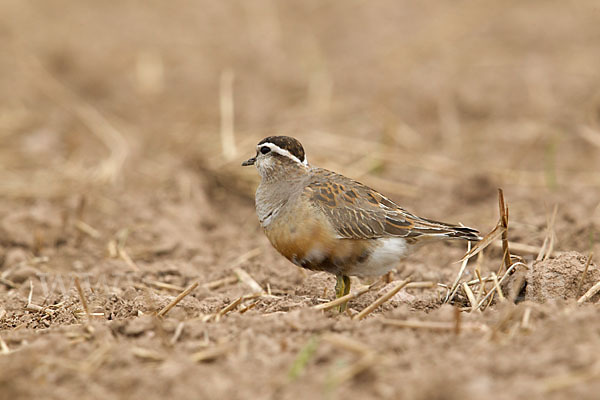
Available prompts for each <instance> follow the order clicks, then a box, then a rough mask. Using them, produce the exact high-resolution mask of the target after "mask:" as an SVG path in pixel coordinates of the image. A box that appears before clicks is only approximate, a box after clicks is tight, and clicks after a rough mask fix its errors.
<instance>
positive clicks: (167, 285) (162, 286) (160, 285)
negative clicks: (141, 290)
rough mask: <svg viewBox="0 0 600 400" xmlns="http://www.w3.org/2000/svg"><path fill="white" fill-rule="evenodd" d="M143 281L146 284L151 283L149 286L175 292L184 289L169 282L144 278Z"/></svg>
mask: <svg viewBox="0 0 600 400" xmlns="http://www.w3.org/2000/svg"><path fill="white" fill-rule="evenodd" d="M143 282H144V283H145V284H147V285H151V286H154V287H157V288H159V289H167V290H175V291H177V292H182V291H184V290H185V288H184V287H181V286H179V285H172V284H170V283H165V282H160V281H154V280H144V281H143Z"/></svg>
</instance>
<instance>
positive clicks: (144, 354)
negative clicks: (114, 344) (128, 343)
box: [131, 347, 166, 361]
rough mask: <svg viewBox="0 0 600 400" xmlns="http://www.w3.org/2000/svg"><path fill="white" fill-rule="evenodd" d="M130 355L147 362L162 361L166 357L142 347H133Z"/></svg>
mask: <svg viewBox="0 0 600 400" xmlns="http://www.w3.org/2000/svg"><path fill="white" fill-rule="evenodd" d="M131 353H132V354H133V355H134V356H136V357H138V358H141V359H144V360H148V361H163V360H164V359H165V358H166V357H165V356H164V355H163V354H160V353H159V352H157V351H155V350H151V349H146V348H143V347H133V348H132V349H131Z"/></svg>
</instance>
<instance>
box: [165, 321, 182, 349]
mask: <svg viewBox="0 0 600 400" xmlns="http://www.w3.org/2000/svg"><path fill="white" fill-rule="evenodd" d="M184 326H185V322H183V321H182V322H180V323H178V324H177V327H176V328H175V332H174V333H173V337H171V340H169V343H170V344H171V346H174V345H175V343H177V341H178V340H179V338H180V337H181V334H182V333H183V327H184Z"/></svg>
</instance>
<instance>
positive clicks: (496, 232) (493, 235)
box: [461, 224, 504, 261]
mask: <svg viewBox="0 0 600 400" xmlns="http://www.w3.org/2000/svg"><path fill="white" fill-rule="evenodd" d="M503 234H504V228H503V227H502V226H501V225H500V224H498V225H496V227H495V228H494V229H493V230H492V231H491V232H490V233H488V234H487V235H485V236H484V237H483V239H481V240H480V241H479V242H477V243H476V244H475V246H473V248H472V249H471V251H469V252H468V253H467V254H465V255H464V257H463V258H462V259H461V261H464V260H466V259H469V258H471V257H473V256H476V255H477V254H478V253H479V252H480V251H481V250H483V249H485V248H486V247H488V246H489V245H490V244H491V243H493V242H494V241H495V240H496V239H498V238H499V237H500V236H502V235H503Z"/></svg>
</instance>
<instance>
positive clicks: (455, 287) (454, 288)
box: [444, 242, 471, 303]
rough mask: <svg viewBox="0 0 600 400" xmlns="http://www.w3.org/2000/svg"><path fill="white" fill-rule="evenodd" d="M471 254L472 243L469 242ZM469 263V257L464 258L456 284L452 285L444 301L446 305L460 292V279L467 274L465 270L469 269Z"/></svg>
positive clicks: (468, 250)
mask: <svg viewBox="0 0 600 400" xmlns="http://www.w3.org/2000/svg"><path fill="white" fill-rule="evenodd" d="M470 252H471V242H468V243H467V254H469V253H470ZM468 263H469V257H466V256H465V257H463V259H462V263H461V265H460V268H459V270H458V274H457V275H456V278H455V279H454V282H453V283H452V286H451V288H450V290H449V291H448V292H447V293H446V298H445V299H444V303H447V302H449V301H451V300H452V299H453V298H454V295H455V294H456V291H457V290H458V283H459V282H460V278H462V276H463V274H464V273H465V269H466V268H467V264H468Z"/></svg>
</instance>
